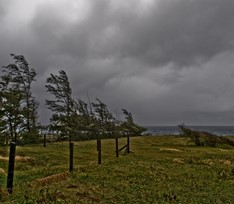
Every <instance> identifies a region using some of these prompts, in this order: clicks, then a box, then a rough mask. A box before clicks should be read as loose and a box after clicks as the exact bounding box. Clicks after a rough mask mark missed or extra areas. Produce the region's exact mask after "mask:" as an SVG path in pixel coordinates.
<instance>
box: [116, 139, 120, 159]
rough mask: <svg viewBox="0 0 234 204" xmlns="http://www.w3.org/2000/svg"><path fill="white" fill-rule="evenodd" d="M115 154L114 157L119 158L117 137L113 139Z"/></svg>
mask: <svg viewBox="0 0 234 204" xmlns="http://www.w3.org/2000/svg"><path fill="white" fill-rule="evenodd" d="M115 152H116V157H119V141H118V137H116V138H115Z"/></svg>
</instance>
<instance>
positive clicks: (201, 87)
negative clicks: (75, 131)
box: [0, 0, 234, 125]
mask: <svg viewBox="0 0 234 204" xmlns="http://www.w3.org/2000/svg"><path fill="white" fill-rule="evenodd" d="M233 22H234V1H233V0H33V1H30V0H20V1H19V0H0V65H7V64H9V63H11V62H12V59H11V57H10V56H9V54H10V53H15V54H22V55H24V56H25V57H26V59H27V60H28V62H29V63H30V65H31V67H33V68H35V69H36V70H37V82H36V83H35V84H34V87H33V91H34V95H35V96H36V98H37V100H38V101H39V102H40V108H39V115H40V121H41V122H42V124H43V123H46V122H48V119H49V117H50V112H49V111H48V110H47V109H46V107H45V99H46V98H47V97H48V94H47V93H46V90H45V87H44V86H45V82H46V78H47V77H48V76H49V74H50V73H53V74H57V73H58V71H59V70H61V69H63V70H65V71H66V72H67V74H68V76H69V79H70V82H71V86H72V89H73V95H74V97H75V98H81V99H84V100H86V99H87V93H88V94H89V96H90V98H91V99H92V100H94V99H95V98H96V97H98V98H100V99H101V100H103V101H104V102H105V103H106V104H108V107H109V108H110V110H111V111H112V112H113V113H115V114H116V115H119V114H120V113H121V108H126V109H127V110H129V111H130V112H132V114H133V116H134V118H135V120H136V122H137V123H139V124H141V125H178V124H181V123H185V124H188V125H234V23H233Z"/></svg>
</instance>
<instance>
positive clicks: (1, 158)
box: [0, 156, 35, 162]
mask: <svg viewBox="0 0 234 204" xmlns="http://www.w3.org/2000/svg"><path fill="white" fill-rule="evenodd" d="M0 160H1V161H8V160H9V157H3V156H0ZM15 160H16V161H22V162H32V161H35V159H34V158H32V157H22V156H15Z"/></svg>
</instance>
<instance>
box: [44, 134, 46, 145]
mask: <svg viewBox="0 0 234 204" xmlns="http://www.w3.org/2000/svg"><path fill="white" fill-rule="evenodd" d="M44 147H46V134H44Z"/></svg>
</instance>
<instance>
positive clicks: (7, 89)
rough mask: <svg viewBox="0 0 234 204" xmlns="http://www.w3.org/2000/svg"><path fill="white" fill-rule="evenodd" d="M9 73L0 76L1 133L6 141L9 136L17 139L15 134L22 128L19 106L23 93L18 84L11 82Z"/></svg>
mask: <svg viewBox="0 0 234 204" xmlns="http://www.w3.org/2000/svg"><path fill="white" fill-rule="evenodd" d="M11 80H12V78H11V75H9V73H7V74H5V75H3V76H1V78H0V97H1V108H0V117H1V121H0V122H1V129H0V131H1V135H2V137H3V136H4V137H5V138H4V141H5V142H7V140H8V138H9V136H10V139H11V140H13V141H17V136H18V133H19V132H20V130H21V129H22V128H23V127H22V126H23V125H22V124H23V110H22V107H21V103H22V98H23V96H22V95H23V93H22V91H21V90H20V89H19V86H18V84H14V83H11Z"/></svg>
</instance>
